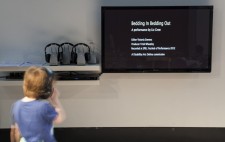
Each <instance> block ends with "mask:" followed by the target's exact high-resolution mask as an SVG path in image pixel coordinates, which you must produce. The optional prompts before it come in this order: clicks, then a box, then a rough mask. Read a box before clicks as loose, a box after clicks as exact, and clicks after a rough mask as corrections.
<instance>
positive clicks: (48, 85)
mask: <svg viewBox="0 0 225 142" xmlns="http://www.w3.org/2000/svg"><path fill="white" fill-rule="evenodd" d="M41 69H42V70H43V71H45V73H46V74H47V77H46V78H45V81H44V85H43V88H42V89H41V91H40V96H39V99H48V98H49V97H51V96H52V93H53V81H54V78H55V77H54V72H53V71H52V70H50V69H49V68H46V67H42V68H41Z"/></svg>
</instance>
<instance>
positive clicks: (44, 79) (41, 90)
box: [23, 66, 54, 99]
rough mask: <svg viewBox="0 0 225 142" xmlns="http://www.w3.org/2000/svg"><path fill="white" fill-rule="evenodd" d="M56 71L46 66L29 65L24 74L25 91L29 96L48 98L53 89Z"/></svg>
mask: <svg viewBox="0 0 225 142" xmlns="http://www.w3.org/2000/svg"><path fill="white" fill-rule="evenodd" d="M53 81H54V73H53V72H52V71H51V70H50V69H48V68H45V67H36V66H32V67H29V68H28V69H27V70H26V72H25V74H24V82H23V91H24V95H25V96H26V97H29V98H36V99H47V98H48V97H50V96H51V94H52V91H53Z"/></svg>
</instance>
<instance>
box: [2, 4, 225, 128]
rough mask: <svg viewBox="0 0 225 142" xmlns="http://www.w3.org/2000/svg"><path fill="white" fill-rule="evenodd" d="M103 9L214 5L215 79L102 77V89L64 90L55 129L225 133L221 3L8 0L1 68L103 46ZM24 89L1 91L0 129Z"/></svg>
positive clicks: (4, 10) (224, 14)
mask: <svg viewBox="0 0 225 142" xmlns="http://www.w3.org/2000/svg"><path fill="white" fill-rule="evenodd" d="M102 5H149V6H151V5H214V25H213V27H214V29H213V59H212V73H209V74H208V73H206V74H199V73H191V74H189V73H179V74H176V73H170V74H166V73H164V74H156V73H149V74H103V75H102V76H101V79H100V85H83V86H80V85H78V86H59V89H60V91H61V100H62V103H63V105H64V107H65V109H66V111H67V115H68V118H67V120H66V121H65V122H64V123H63V124H61V125H59V126H58V127H109V126H110V127H111V126H112V127H117V126H118V127H123V126H124V127H125V126H128V127H131V126H140V127H141V126H143V127H151V126H160V127H161V126H172V127H175V126H178V127H179V126H187V127H195V126H196V127H197V126H199V127H225V111H224V110H225V103H224V102H225V95H224V93H225V87H224V85H225V64H224V61H225V56H223V53H225V48H224V46H225V40H224V39H225V29H224V25H225V21H224V20H225V9H224V5H225V1H224V0H182V1H181V0H138V1H137V0H122V1H121V0H76V1H75V0H64V1H60V0H38V1H30V0H17V1H13V0H7V1H1V2H0V19H1V24H0V47H1V48H0V63H15V62H23V61H25V60H31V61H33V62H40V61H43V60H44V55H43V54H44V52H43V49H44V46H45V45H46V44H47V43H50V42H52V41H54V42H63V41H71V42H80V41H81V42H88V41H90V40H92V41H94V42H95V44H96V46H97V47H98V49H99V51H100V49H101V48H100V47H101V39H100V37H101V27H100V25H101V21H100V20H101V17H100V14H101V11H100V8H101V6H102ZM21 97H22V88H21V87H20V86H15V87H12V86H10V87H0V128H8V127H9V126H10V113H9V111H10V107H11V104H12V103H13V102H14V101H16V100H17V99H19V98H21Z"/></svg>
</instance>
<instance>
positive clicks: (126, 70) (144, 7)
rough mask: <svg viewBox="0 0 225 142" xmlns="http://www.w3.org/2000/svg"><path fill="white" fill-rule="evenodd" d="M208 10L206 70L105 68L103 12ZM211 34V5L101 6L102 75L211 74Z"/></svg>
mask: <svg viewBox="0 0 225 142" xmlns="http://www.w3.org/2000/svg"><path fill="white" fill-rule="evenodd" d="M162 8H163V9H209V10H210V15H209V16H210V17H209V18H210V21H209V22H210V23H209V27H210V29H209V41H208V45H209V47H208V48H209V49H208V51H209V53H208V55H209V56H208V68H202V69H194V68H185V69H169V68H168V69H152V68H149V69H136V68H133V69H120V68H118V69H111V68H106V67H105V47H104V46H105V33H104V28H105V25H104V12H105V10H129V9H140V10H142V9H162ZM212 32H213V5H201V6H102V7H101V44H102V48H101V70H102V73H211V70H212Z"/></svg>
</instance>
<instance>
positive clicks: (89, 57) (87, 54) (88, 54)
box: [71, 43, 91, 62]
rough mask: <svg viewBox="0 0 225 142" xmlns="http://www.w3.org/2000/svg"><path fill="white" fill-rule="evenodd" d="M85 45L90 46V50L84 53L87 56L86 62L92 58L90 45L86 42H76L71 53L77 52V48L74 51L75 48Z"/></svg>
mask: <svg viewBox="0 0 225 142" xmlns="http://www.w3.org/2000/svg"><path fill="white" fill-rule="evenodd" d="M80 45H81V46H85V47H87V48H88V52H86V53H85V54H84V57H85V60H86V62H88V61H90V59H91V54H90V53H91V49H90V47H89V46H88V45H87V44H85V43H77V44H75V45H74V47H73V48H72V52H71V55H72V53H73V54H76V50H75V52H74V51H73V49H74V48H75V49H76V48H77V46H80ZM75 57H77V55H75ZM71 59H72V56H71Z"/></svg>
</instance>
